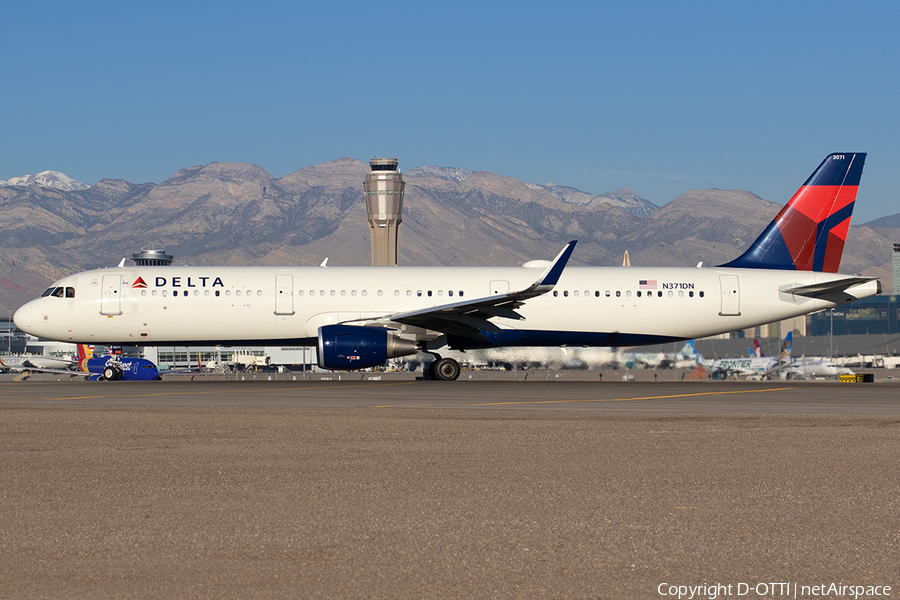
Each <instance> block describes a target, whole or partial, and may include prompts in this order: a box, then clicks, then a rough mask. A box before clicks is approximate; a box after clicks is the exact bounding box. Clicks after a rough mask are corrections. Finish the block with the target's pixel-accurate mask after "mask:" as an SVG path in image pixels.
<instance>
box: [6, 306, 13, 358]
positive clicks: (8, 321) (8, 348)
mask: <svg viewBox="0 0 900 600" xmlns="http://www.w3.org/2000/svg"><path fill="white" fill-rule="evenodd" d="M6 353H7V354H12V307H11V306H7V307H6Z"/></svg>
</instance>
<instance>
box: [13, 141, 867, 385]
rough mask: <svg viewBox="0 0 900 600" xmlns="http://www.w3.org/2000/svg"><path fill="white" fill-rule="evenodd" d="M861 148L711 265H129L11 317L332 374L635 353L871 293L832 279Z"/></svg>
mask: <svg viewBox="0 0 900 600" xmlns="http://www.w3.org/2000/svg"><path fill="white" fill-rule="evenodd" d="M865 156H866V155H865V154H862V153H843V154H831V155H829V156H828V157H826V158H825V160H824V161H822V163H821V164H820V165H819V166H818V168H816V170H815V171H814V172H813V174H812V175H811V176H810V177H809V179H807V181H806V183H804V184H803V186H801V187H800V189H799V190H798V191H797V193H796V194H795V195H794V196H793V198H791V200H790V201H789V202H788V203H787V205H785V206H784V208H782V210H781V211H780V212H779V213H778V215H777V216H776V217H775V219H774V220H773V221H772V222H771V223H770V224H769V226H768V227H767V228H766V229H765V231H763V233H762V234H761V235H760V236H759V238H758V239H757V240H756V241H755V242H754V243H753V244H752V246H751V247H750V248H749V249H748V250H747V251H746V252H744V253H743V254H742V255H741V256H739V257H738V258H736V259H735V260H733V261H731V262H729V263H726V264H723V265H719V266H717V267H713V268H683V267H624V268H623V267H574V266H573V267H567V262H568V260H569V257H570V256H571V255H572V252H573V251H574V250H575V242H574V241H573V242H570V243H569V244H567V245H566V246H565V247H564V248H563V249H562V251H561V252H559V254H558V255H557V256H556V258H555V259H554V260H553V261H532V262H530V263H526V264H525V265H524V266H522V267H327V266H324V265H323V266H319V267H297V266H282V267H258V266H254V267H191V266H169V267H137V266H134V267H132V266H120V267H114V268H107V269H97V270H93V271H85V272H83V273H77V274H75V275H70V276H68V277H64V278H62V279H60V280H59V281H57V282H56V283H54V284H53V285H52V286H51V287H50V288H49V289H48V290H47V291H46V292H45V293H44V295H43V296H42V297H40V298H38V299H35V300H32V301H30V302H28V303H26V304H25V305H24V306H22V307H21V308H20V309H19V310H18V311H16V313H15V318H14V320H15V323H16V325H17V326H18V327H19V328H20V329H22V330H23V331H26V332H28V333H31V334H33V335H36V336H40V337H42V338H47V339H53V340H61V341H66V342H76V343H87V344H113V345H120V344H137V345H215V344H223V345H242V346H245V345H273V344H285V345H316V346H318V360H319V365H320V366H321V367H323V368H326V369H343V370H352V369H363V368H368V367H372V366H376V365H381V364H384V363H385V361H387V359H389V358H393V357H398V356H406V355H411V354H415V353H418V352H425V353H429V354H432V355H434V357H435V360H434V362H432V363H431V367H430V373H431V375H432V377H433V378H435V379H445V380H452V379H456V378H457V377H458V376H459V371H460V366H459V363H458V362H456V361H455V360H453V359H451V358H441V356H440V354H439V351H440V350H441V349H442V348H447V347H449V348H453V349H460V350H466V349H475V348H489V347H499V346H637V345H643V344H657V343H664V342H674V341H681V340H686V339H691V338H697V337H703V336H708V335H713V334H719V333H724V332H728V331H734V330H736V329H744V328H748V327H754V326H757V325H761V324H764V323H771V322H774V321H779V320H782V319H787V318H790V317H795V316H799V315H803V314H807V313H811V312H814V311H818V310H822V309H826V308H830V307H833V306H836V305H839V304H844V303H846V302H851V301H853V300H857V299H859V298H866V297H868V296H872V295H874V294H877V293H880V286H879V283H878V281H877V280H875V279H874V278H871V277H860V276H847V275H840V274H838V273H837V270H838V267H839V265H840V260H841V253H842V251H843V248H844V242H845V240H846V238H847V231H848V229H849V227H850V215H851V212H852V210H853V205H854V202H855V200H856V192H857V188H858V186H859V181H860V177H861V175H862V168H863V163H864V161H865Z"/></svg>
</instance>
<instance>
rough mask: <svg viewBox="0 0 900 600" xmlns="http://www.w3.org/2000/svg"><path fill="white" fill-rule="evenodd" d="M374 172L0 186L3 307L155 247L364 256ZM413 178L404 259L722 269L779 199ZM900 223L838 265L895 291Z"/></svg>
mask: <svg viewBox="0 0 900 600" xmlns="http://www.w3.org/2000/svg"><path fill="white" fill-rule="evenodd" d="M368 170H369V167H368V164H366V163H364V162H362V161H359V160H356V159H352V158H347V157H342V158H338V159H336V160H333V161H328V162H326V163H322V164H320V165H310V166H306V167H303V168H300V169H297V170H296V171H294V172H292V173H289V174H287V175H285V176H284V177H280V178H275V177H274V176H272V175H271V174H270V173H268V172H267V171H266V170H265V169H263V168H262V167H259V166H257V165H253V164H250V163H230V162H214V163H210V164H208V165H196V166H192V167H186V168H184V169H181V170H179V171H177V172H176V173H174V174H173V175H172V177H170V178H169V179H167V180H166V181H164V182H162V183H159V184H156V183H140V184H133V183H130V182H127V181H125V180H121V179H102V180H100V181H99V182H97V183H96V184H95V185H93V186H87V187H85V188H81V189H76V190H63V189H59V188H54V187H42V186H40V185H34V184H32V185H27V186H26V185H16V186H2V187H0V210H2V211H3V214H4V215H7V216H8V218H7V219H5V220H4V221H2V222H0V302H3V303H6V304H7V305H9V306H12V307H15V306H18V305H20V304H21V303H23V302H25V301H27V300H28V299H30V298H31V297H33V296H35V295H37V294H39V293H40V292H42V291H43V289H45V288H46V286H47V285H49V283H51V282H52V281H53V280H55V279H58V278H59V277H61V276H63V275H66V274H69V273H73V272H77V271H80V270H85V269H90V268H96V267H101V266H112V265H115V264H116V263H118V262H119V260H120V259H121V258H122V257H123V256H130V255H131V254H132V253H134V252H137V251H139V250H140V249H142V248H145V247H149V246H152V247H156V248H165V249H166V250H167V251H168V252H169V253H170V254H174V255H175V257H176V261H177V262H179V263H190V264H207V265H213V264H234V265H240V264H270V265H271V264H298V265H315V264H319V263H320V262H321V261H322V260H323V259H324V258H325V257H329V264H331V265H339V264H348V265H352V264H357V265H365V264H370V258H369V233H368V225H367V223H366V211H365V201H364V196H363V182H364V181H365V177H366V173H367V172H368ZM403 176H404V179H405V180H406V182H407V188H406V190H407V192H406V197H405V200H404V212H403V223H402V225H401V227H400V248H399V254H400V258H399V260H400V264H401V265H413V264H415V265H489V264H497V265H517V264H522V263H524V262H526V261H528V260H532V259H549V258H552V257H553V256H554V255H555V254H556V252H558V250H559V248H561V247H562V245H563V244H564V243H566V242H568V241H569V240H571V239H578V240H579V246H578V249H577V250H576V252H575V254H574V255H573V257H572V264H575V265H578V264H581V265H610V266H617V265H620V264H621V262H622V254H623V253H624V251H625V250H626V249H627V250H628V251H629V254H630V256H631V260H632V264H635V265H649V264H655V265H660V266H666V265H690V266H693V265H695V264H697V262H699V261H701V260H702V261H704V262H705V264H720V263H722V262H726V261H727V260H730V259H732V258H734V257H736V256H738V255H739V254H740V253H741V252H743V250H744V249H746V247H747V246H748V245H749V244H750V242H752V241H753V240H754V239H755V238H756V236H757V235H758V234H759V233H760V232H761V231H762V229H763V228H764V227H765V225H766V224H767V223H768V222H769V221H770V220H771V219H772V217H773V216H774V215H775V214H776V213H777V211H778V210H779V209H780V207H781V203H775V202H769V201H767V200H764V199H762V198H759V197H758V196H756V195H755V194H752V193H750V192H744V191H740V190H715V189H711V190H689V191H687V192H685V193H684V194H682V195H681V196H679V197H678V198H676V199H674V200H672V201H670V202H668V203H667V204H665V205H664V206H662V207H657V206H656V205H654V204H653V203H651V202H649V201H646V200H644V199H642V198H640V197H638V196H636V195H634V194H633V192H632V191H631V190H629V189H628V188H622V189H620V190H615V191H613V192H607V193H605V194H601V195H594V194H589V193H586V192H581V191H579V190H576V189H575V188H569V187H566V186H560V185H556V184H545V185H537V184H534V183H525V182H522V181H519V180H517V179H515V178H512V177H504V176H500V175H496V174H493V173H490V172H487V171H468V170H464V169H454V168H445V167H416V168H413V169H410V170H408V171H406V172H404V173H403ZM648 205H649V206H650V207H652V209H650V210H646V211H645V212H641V210H644V209H647V207H648ZM897 233H900V232H898V231H897V230H895V229H892V228H889V227H887V228H885V227H878V228H877V230H876V229H875V228H872V227H867V226H865V225H864V226H853V227H851V229H850V235H849V238H848V242H847V246H846V250H845V254H844V260H843V264H842V271H844V272H862V273H864V274H872V275H875V276H880V277H882V278H885V277H886V280H885V286H886V287H888V286H889V285H890V284H889V281H890V251H891V242H890V238H891V236H894V237H895V238H896V234H897Z"/></svg>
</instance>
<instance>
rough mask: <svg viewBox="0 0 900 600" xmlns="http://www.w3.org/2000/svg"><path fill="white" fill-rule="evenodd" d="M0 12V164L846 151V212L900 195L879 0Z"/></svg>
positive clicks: (679, 171)
mask: <svg viewBox="0 0 900 600" xmlns="http://www.w3.org/2000/svg"><path fill="white" fill-rule="evenodd" d="M3 22H4V23H3V25H4V26H3V35H2V36H0V56H2V58H0V78H2V79H0V81H2V82H3V84H2V92H0V179H7V178H9V177H14V176H17V175H26V174H30V173H35V172H38V171H43V170H45V169H52V170H56V171H62V172H63V173H65V174H67V175H69V176H70V177H73V178H75V179H78V180H79V181H82V182H84V183H88V184H93V183H96V182H97V181H98V180H99V179H101V178H104V177H110V178H121V179H126V180H128V181H131V182H134V183H140V182H146V181H153V182H157V183H159V182H161V181H164V180H165V179H167V178H168V177H170V176H171V175H172V174H173V173H174V172H175V171H177V170H178V169H181V168H184V167H188V166H193V165H200V164H207V163H210V162H213V161H236V162H250V163H255V164H257V165H259V166H261V167H263V168H264V169H266V170H267V171H269V172H270V173H272V174H273V175H275V176H276V177H281V176H283V175H286V174H288V173H290V172H292V171H295V170H297V169H299V168H302V167H304V166H308V165H312V164H319V163H322V162H326V161H329V160H333V159H336V158H339V157H341V156H349V157H352V158H358V159H361V160H368V159H369V158H371V157H374V156H398V157H399V158H400V168H401V170H406V169H409V168H412V167H416V166H425V165H440V166H448V167H449V166H453V167H461V168H466V169H475V170H484V171H492V172H494V173H497V174H500V175H508V176H512V177H516V178H518V179H521V180H524V181H535V182H537V183H547V182H553V183H557V184H560V185H568V186H572V187H575V188H578V189H581V190H584V191H587V192H592V193H597V194H599V193H603V192H607V191H611V190H614V189H617V188H620V187H631V188H632V189H633V190H634V192H635V193H637V194H638V195H640V196H643V197H645V198H648V199H649V200H652V201H653V202H656V203H657V204H665V203H666V202H668V201H669V200H672V199H673V198H675V197H677V196H679V195H680V194H682V193H684V192H685V191H686V190H688V189H691V188H711V187H717V188H723V189H724V188H737V189H745V190H750V191H752V192H754V193H756V194H758V195H760V196H762V197H763V198H766V199H768V200H772V201H778V202H783V201H786V200H787V199H788V198H789V197H790V195H791V194H793V192H794V191H795V190H796V189H797V187H799V185H800V184H802V183H803V181H804V180H805V178H806V177H807V176H808V175H809V173H810V172H811V171H812V169H813V168H814V167H815V166H816V165H817V164H818V163H819V161H820V160H821V159H822V158H824V157H825V155H826V154H828V153H830V152H848V151H863V152H868V153H869V156H868V161H867V163H866V169H865V175H864V176H863V181H862V187H861V189H860V195H859V202H858V204H857V209H856V214H855V217H854V222H855V223H862V222H865V221H867V220H871V219H873V218H876V217H879V216H884V215H888V214H895V213H898V212H900V190H898V183H900V176H898V166H900V144H898V139H900V127H898V114H900V75H898V74H900V42H898V39H900V36H898V34H897V26H898V23H900V4H898V3H895V2H888V1H884V2H874V1H873V2H836V1H830V0H825V1H816V2H784V1H779V2H740V3H736V2H721V1H717V2H668V1H666V2H643V1H639V0H638V1H631V2H622V3H604V2H567V1H565V0H563V1H558V2H546V1H543V2H534V1H531V0H524V1H523V0H518V1H516V2H484V1H483V0H482V1H478V2H471V1H469V0H462V1H459V2H453V3H429V2H406V1H400V2H357V1H341V0H336V1H333V2H321V3H306V2H296V1H290V2H267V1H265V0H262V1H261V2H256V3H249V2H240V3H237V2H228V1H225V2H191V1H190V0H188V1H186V2H185V1H184V0H179V1H177V2H174V1H169V0H157V1H154V2H132V1H128V0H125V1H123V0H116V1H114V2H113V1H111V0H95V1H91V0H87V1H85V2H63V1H61V0H59V1H44V0H31V1H29V2H24V1H18V0H17V1H15V2H9V3H6V4H5V5H4V10H3Z"/></svg>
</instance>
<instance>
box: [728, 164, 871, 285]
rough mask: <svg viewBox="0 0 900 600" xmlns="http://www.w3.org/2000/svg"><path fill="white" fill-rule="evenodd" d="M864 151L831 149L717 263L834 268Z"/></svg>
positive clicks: (848, 220) (751, 266)
mask: <svg viewBox="0 0 900 600" xmlns="http://www.w3.org/2000/svg"><path fill="white" fill-rule="evenodd" d="M865 161H866V155H865V153H862V152H857V153H844V154H831V155H829V156H828V157H827V158H826V159H825V160H823V161H822V164H820V165H819V167H818V168H817V169H816V170H815V171H814V172H813V174H812V175H810V177H809V179H807V180H806V183H804V184H803V186H802V187H801V188H800V189H799V190H797V193H796V194H794V197H793V198H791V200H790V201H789V202H788V203H787V204H786V205H785V206H784V208H782V209H781V211H780V212H779V213H778V215H777V216H776V217H775V219H774V220H773V221H772V222H771V223H769V226H768V227H766V229H765V231H763V233H762V235H760V236H759V237H758V238H757V239H756V241H755V242H753V244H752V245H751V246H750V248H749V249H748V250H747V251H746V252H744V253H743V254H742V255H741V256H739V257H738V258H736V259H735V260H733V261H731V262H729V263H726V264H724V265H721V266H723V267H740V268H745V269H788V270H798V271H825V272H828V273H837V270H838V268H839V267H840V265H841V254H842V253H843V251H844V242H846V240H847V231H848V230H849V229H850V215H851V214H852V213H853V205H854V203H855V202H856V191H857V189H859V180H860V177H862V171H863V164H864V163H865Z"/></svg>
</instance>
